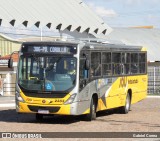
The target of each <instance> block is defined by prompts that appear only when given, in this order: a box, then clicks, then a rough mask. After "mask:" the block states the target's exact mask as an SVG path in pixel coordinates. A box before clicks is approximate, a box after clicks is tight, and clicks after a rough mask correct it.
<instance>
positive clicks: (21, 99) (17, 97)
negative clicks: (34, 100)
mask: <svg viewBox="0 0 160 141" xmlns="http://www.w3.org/2000/svg"><path fill="white" fill-rule="evenodd" d="M16 100H18V101H20V102H24V100H23V98H22V97H21V96H20V93H19V92H18V91H16Z"/></svg>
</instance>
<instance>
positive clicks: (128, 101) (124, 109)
mask: <svg viewBox="0 0 160 141" xmlns="http://www.w3.org/2000/svg"><path fill="white" fill-rule="evenodd" d="M130 107H131V97H130V95H129V94H127V97H126V102H125V106H123V107H121V109H120V112H121V113H122V114H127V113H128V112H129V110H130Z"/></svg>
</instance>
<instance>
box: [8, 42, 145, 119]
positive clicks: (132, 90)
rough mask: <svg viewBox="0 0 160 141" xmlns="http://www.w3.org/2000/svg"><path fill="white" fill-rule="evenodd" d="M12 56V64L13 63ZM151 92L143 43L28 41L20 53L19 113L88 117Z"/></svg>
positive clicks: (124, 110) (122, 106) (123, 109)
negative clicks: (141, 44) (134, 44)
mask: <svg viewBox="0 0 160 141" xmlns="http://www.w3.org/2000/svg"><path fill="white" fill-rule="evenodd" d="M11 62H12V60H11V59H10V60H9V64H8V65H9V67H12V65H11V64H12V63H11ZM146 95H147V52H146V50H145V48H143V47H141V46H127V45H115V44H104V43H97V42H88V41H54V42H25V43H23V44H22V47H21V49H20V51H19V63H18V68H17V80H16V111H17V112H18V113H35V114H36V119H37V120H42V119H43V116H45V115H50V114H53V115H55V114H58V115H85V116H86V119H87V120H89V121H91V120H95V119H96V113H97V112H98V111H102V110H107V109H112V108H118V109H119V110H120V112H122V113H124V114H126V113H128V112H129V110H130V106H131V104H133V103H136V102H138V101H140V100H142V99H144V98H145V97H146Z"/></svg>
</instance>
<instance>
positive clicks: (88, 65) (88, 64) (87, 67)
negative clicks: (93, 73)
mask: <svg viewBox="0 0 160 141" xmlns="http://www.w3.org/2000/svg"><path fill="white" fill-rule="evenodd" d="M89 68H90V62H89V60H88V59H86V61H85V70H89Z"/></svg>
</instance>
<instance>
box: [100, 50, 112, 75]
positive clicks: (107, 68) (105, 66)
mask: <svg viewBox="0 0 160 141" xmlns="http://www.w3.org/2000/svg"><path fill="white" fill-rule="evenodd" d="M102 75H103V76H105V75H112V71H111V52H102Z"/></svg>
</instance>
